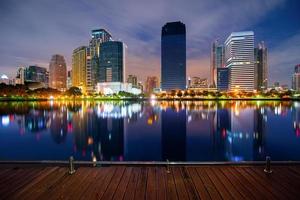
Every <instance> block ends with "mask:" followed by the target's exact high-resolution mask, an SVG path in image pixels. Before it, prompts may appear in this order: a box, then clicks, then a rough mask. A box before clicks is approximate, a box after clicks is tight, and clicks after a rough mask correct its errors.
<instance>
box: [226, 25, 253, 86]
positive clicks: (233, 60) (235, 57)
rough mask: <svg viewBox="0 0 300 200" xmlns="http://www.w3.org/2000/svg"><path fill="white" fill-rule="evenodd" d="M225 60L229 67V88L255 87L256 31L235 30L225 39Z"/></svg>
mask: <svg viewBox="0 0 300 200" xmlns="http://www.w3.org/2000/svg"><path fill="white" fill-rule="evenodd" d="M225 60H226V66H227V67H228V68H229V89H230V90H244V91H253V90H254V89H255V77H254V75H255V68H254V64H255V63H254V33H253V31H245V32H233V33H231V34H230V36H229V37H228V38H227V39H226V41H225Z"/></svg>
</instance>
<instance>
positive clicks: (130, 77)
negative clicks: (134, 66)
mask: <svg viewBox="0 0 300 200" xmlns="http://www.w3.org/2000/svg"><path fill="white" fill-rule="evenodd" d="M127 83H131V84H132V86H137V85H138V80H137V76H135V75H132V74H129V75H128V77H127Z"/></svg>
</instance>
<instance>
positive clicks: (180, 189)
mask: <svg viewBox="0 0 300 200" xmlns="http://www.w3.org/2000/svg"><path fill="white" fill-rule="evenodd" d="M172 174H173V177H174V182H175V187H176V191H177V195H178V198H179V199H182V200H186V199H189V196H188V194H187V191H186V188H185V184H184V181H183V178H182V176H181V172H180V168H179V167H174V168H172Z"/></svg>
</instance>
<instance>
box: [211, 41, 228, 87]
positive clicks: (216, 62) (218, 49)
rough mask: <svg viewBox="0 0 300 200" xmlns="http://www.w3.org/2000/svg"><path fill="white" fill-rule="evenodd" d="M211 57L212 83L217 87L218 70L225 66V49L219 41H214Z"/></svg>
mask: <svg viewBox="0 0 300 200" xmlns="http://www.w3.org/2000/svg"><path fill="white" fill-rule="evenodd" d="M210 59H211V60H210V75H211V77H210V85H211V86H213V87H217V79H218V76H217V75H218V73H217V70H218V68H222V67H225V49H224V46H223V45H220V44H219V43H218V41H214V42H213V44H212V47H211V55H210Z"/></svg>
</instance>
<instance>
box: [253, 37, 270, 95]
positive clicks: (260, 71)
mask: <svg viewBox="0 0 300 200" xmlns="http://www.w3.org/2000/svg"><path fill="white" fill-rule="evenodd" d="M254 59H255V80H256V86H257V89H258V90H264V89H267V88H268V50H267V48H266V47H265V44H264V42H261V43H259V44H258V47H257V48H255V49H254Z"/></svg>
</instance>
